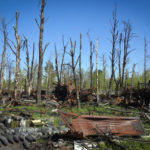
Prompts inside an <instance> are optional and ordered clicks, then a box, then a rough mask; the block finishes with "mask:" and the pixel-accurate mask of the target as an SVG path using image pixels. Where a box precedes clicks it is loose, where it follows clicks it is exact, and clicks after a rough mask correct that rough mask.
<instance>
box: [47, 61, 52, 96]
mask: <svg viewBox="0 0 150 150" xmlns="http://www.w3.org/2000/svg"><path fill="white" fill-rule="evenodd" d="M46 70H47V93H49V92H50V86H52V74H53V73H52V71H53V66H52V63H51V59H49V61H48V62H47V66H46Z"/></svg>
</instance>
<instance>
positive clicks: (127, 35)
mask: <svg viewBox="0 0 150 150" xmlns="http://www.w3.org/2000/svg"><path fill="white" fill-rule="evenodd" d="M133 37H134V34H133V33H132V27H131V24H130V22H129V21H128V22H125V21H124V39H123V40H124V56H123V64H122V79H121V86H120V87H121V88H123V82H124V73H125V69H126V65H127V62H128V57H129V54H130V53H131V52H132V51H133V49H132V50H129V48H130V41H131V39H132V38H133Z"/></svg>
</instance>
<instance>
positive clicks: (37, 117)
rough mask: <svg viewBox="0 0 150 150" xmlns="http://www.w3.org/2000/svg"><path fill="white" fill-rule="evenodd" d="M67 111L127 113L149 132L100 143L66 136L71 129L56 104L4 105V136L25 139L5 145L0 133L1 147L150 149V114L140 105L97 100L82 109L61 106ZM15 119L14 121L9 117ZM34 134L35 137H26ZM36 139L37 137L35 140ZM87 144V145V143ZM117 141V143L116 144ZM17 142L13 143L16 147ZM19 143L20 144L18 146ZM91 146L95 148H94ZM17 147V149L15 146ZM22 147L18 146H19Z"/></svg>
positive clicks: (1, 122)
mask: <svg viewBox="0 0 150 150" xmlns="http://www.w3.org/2000/svg"><path fill="white" fill-rule="evenodd" d="M60 110H61V111H65V112H72V113H75V114H79V115H83V114H84V115H97V116H105V115H106V116H127V117H138V118H140V120H141V122H142V124H143V127H144V129H145V134H144V135H143V136H140V137H114V138H113V143H112V142H111V143H110V142H109V141H108V140H107V139H105V138H103V139H100V140H99V142H97V140H96V141H95V139H94V138H86V140H85V139H84V140H82V139H70V138H69V137H68V138H66V137H65V138H64V137H63V134H64V133H66V132H68V131H69V128H68V127H67V126H66V124H65V123H64V122H63V120H62V118H61V117H60V115H59V114H58V113H57V109H56V108H55V107H54V106H49V105H43V104H41V105H40V106H37V105H31V106H13V107H10V108H6V107H5V108H3V107H1V108H0V116H1V119H0V129H1V131H0V132H1V136H4V137H7V134H11V136H12V137H13V139H14V135H18V136H20V135H24V137H25V139H26V141H25V142H21V141H19V142H13V144H10V143H9V142H8V144H4V142H2V140H1V139H2V137H1V136H0V140H1V143H0V146H1V147H0V149H3V150H4V149H6V150H13V149H15V150H17V149H23V148H25V149H33V150H34V149H39V150H40V149H41V150H42V149H62V150H63V149H64V150H65V149H66V150H73V149H74V150H80V149H82V148H83V149H84V150H86V149H97V150H98V149H102V150H107V149H109V150H111V149H112V150H117V149H128V150H149V149H150V113H149V112H145V111H144V110H141V109H140V110H139V109H138V108H133V107H128V108H124V107H121V106H117V105H109V104H108V103H105V104H101V105H99V106H97V105H95V104H94V103H84V104H82V105H81V109H78V108H77V107H76V106H68V107H63V108H61V109H60ZM10 118H11V122H10V121H9V119H10ZM28 135H29V136H31V137H32V140H29V139H30V138H29V139H28V138H26V136H28ZM33 139H36V140H33ZM85 143H86V145H87V146H85ZM114 143H115V144H114ZM116 143H117V144H116ZM12 145H13V146H12ZM15 145H16V146H15ZM18 145H19V146H18ZM91 145H92V147H93V148H91ZM14 147H15V148H14ZM17 147H18V148H17Z"/></svg>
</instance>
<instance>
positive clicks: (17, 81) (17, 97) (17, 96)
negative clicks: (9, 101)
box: [8, 11, 22, 100]
mask: <svg viewBox="0 0 150 150" xmlns="http://www.w3.org/2000/svg"><path fill="white" fill-rule="evenodd" d="M18 21H19V13H18V12H17V11H16V26H13V28H14V31H15V38H16V42H17V45H16V44H15V43H14V42H13V41H11V40H10V39H9V42H8V46H9V48H10V49H11V50H12V52H13V53H14V55H15V56H16V70H15V89H14V97H15V100H20V50H21V46H22V42H21V36H20V35H19V34H18Z"/></svg>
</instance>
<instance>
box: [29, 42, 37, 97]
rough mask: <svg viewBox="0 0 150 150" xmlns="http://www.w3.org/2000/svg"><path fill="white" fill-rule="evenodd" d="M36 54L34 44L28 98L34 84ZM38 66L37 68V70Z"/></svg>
mask: <svg viewBox="0 0 150 150" xmlns="http://www.w3.org/2000/svg"><path fill="white" fill-rule="evenodd" d="M34 52H35V44H34V43H33V52H32V61H31V69H30V75H29V83H28V86H29V87H28V96H30V94H31V90H32V82H33V76H34V75H35V72H34V71H33V69H34ZM36 67H37V66H35V68H36Z"/></svg>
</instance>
